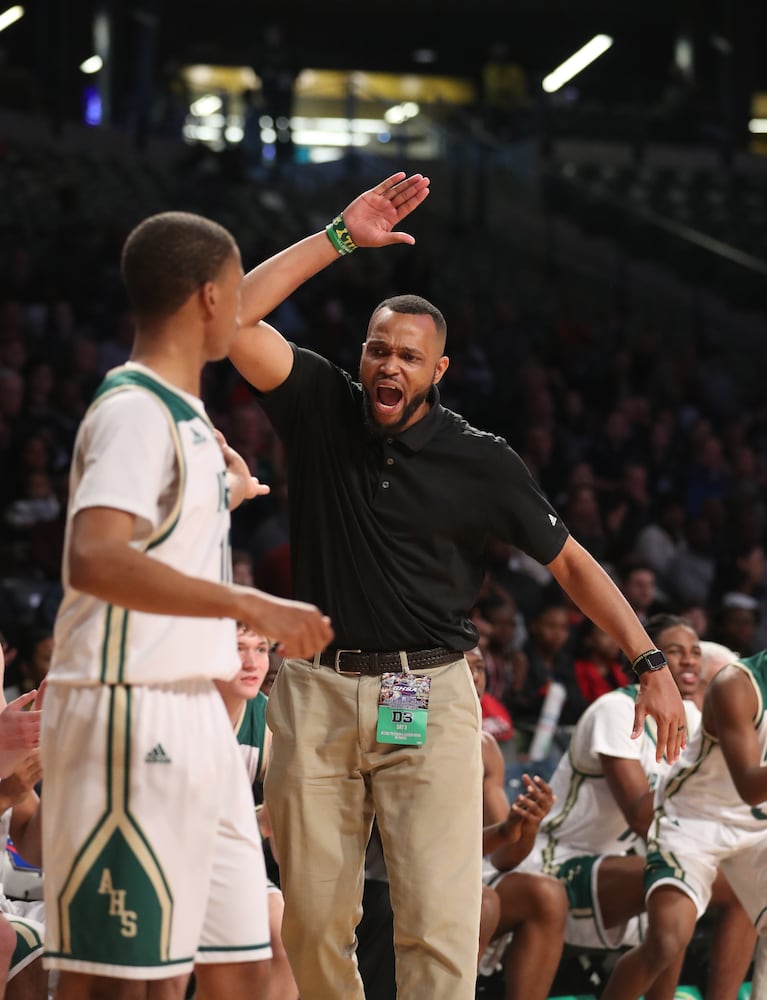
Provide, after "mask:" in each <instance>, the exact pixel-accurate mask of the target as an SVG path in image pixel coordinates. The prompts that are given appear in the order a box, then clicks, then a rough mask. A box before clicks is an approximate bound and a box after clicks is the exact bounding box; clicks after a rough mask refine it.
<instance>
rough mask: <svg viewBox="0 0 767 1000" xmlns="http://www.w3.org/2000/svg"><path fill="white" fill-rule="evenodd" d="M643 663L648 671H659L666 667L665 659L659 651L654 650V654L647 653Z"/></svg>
mask: <svg viewBox="0 0 767 1000" xmlns="http://www.w3.org/2000/svg"><path fill="white" fill-rule="evenodd" d="M644 661H645V663H646V664H647V666H648V667H649V668H650V670H660V668H661V667H665V666H666V657H665V656H664V655H663V653H661V651H660V650H659V649H656V651H655V652H654V653H648V654H647V656H645V657H644Z"/></svg>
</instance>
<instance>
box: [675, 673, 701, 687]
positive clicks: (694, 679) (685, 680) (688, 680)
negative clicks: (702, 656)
mask: <svg viewBox="0 0 767 1000" xmlns="http://www.w3.org/2000/svg"><path fill="white" fill-rule="evenodd" d="M679 680H680V681H681V682H682V684H689V685H692V686H694V685H696V684H697V683H698V675H697V674H696V673H695V671H694V670H683V671H682V673H681V674H680V675H679Z"/></svg>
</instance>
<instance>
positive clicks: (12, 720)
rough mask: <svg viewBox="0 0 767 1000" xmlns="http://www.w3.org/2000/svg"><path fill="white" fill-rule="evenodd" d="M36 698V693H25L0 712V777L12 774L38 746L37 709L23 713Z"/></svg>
mask: <svg viewBox="0 0 767 1000" xmlns="http://www.w3.org/2000/svg"><path fill="white" fill-rule="evenodd" d="M36 697H37V691H27V693H26V694H22V695H20V696H19V697H18V698H15V699H14V700H13V701H12V702H10V704H9V705H7V706H6V707H5V708H4V709H3V711H2V712H0V777H6V776H7V775H9V774H11V772H13V771H14V770H15V769H16V767H17V765H18V764H19V763H20V761H22V760H23V759H24V758H25V757H26V756H27V754H28V753H29V752H30V750H34V749H36V748H37V747H38V746H39V745H40V720H41V716H42V712H40V710H39V709H34V708H32V709H30V710H29V711H24V709H25V707H26V706H27V705H30V704H31V703H32V702H33V701H34V700H35V698H36Z"/></svg>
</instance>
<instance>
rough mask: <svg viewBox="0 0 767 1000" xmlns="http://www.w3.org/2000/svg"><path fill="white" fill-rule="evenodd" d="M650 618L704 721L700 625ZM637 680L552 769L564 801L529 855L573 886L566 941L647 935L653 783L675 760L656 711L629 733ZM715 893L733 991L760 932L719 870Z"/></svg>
mask: <svg viewBox="0 0 767 1000" xmlns="http://www.w3.org/2000/svg"><path fill="white" fill-rule="evenodd" d="M646 627H647V629H648V633H649V635H650V637H651V639H652V640H653V641H654V642H655V644H656V646H657V647H658V648H659V649H660V650H661V651H662V652H663V653H664V655H665V657H666V659H667V660H668V664H669V669H670V671H671V674H672V676H673V677H674V680H675V681H676V683H677V686H678V687H679V689H680V692H681V694H682V696H683V698H684V705H685V711H686V714H687V720H688V723H687V724H688V732H689V733H690V734H692V733H694V732H696V731H697V729H698V727H699V722H700V712H699V710H698V708H697V706H696V704H695V701H694V699H695V697H696V695H697V691H698V675H699V673H700V643H699V640H698V636H697V633H696V632H695V631H694V629H692V627H691V626H690V625H689V624H688V623H687V622H686V621H685V620H684V619H683V618H680V617H678V616H675V615H655V616H653V617H652V618H650V619H649V620H648V622H647V626H646ZM636 690H637V688H636V685H630V686H629V687H626V688H623V689H620V690H617V691H614V692H610V693H609V694H606V695H603V696H602V697H600V698H598V699H597V700H596V701H595V702H594V703H593V704H592V705H591V706H589V708H588V709H587V711H586V712H585V713H584V715H583V717H582V718H581V720H580V721H579V722H578V724H577V725H576V727H575V730H574V732H573V735H572V738H571V741H570V746H569V749H568V752H567V754H566V755H565V756H564V757H563V758H562V759H561V760H560V762H559V764H558V766H557V768H556V770H555V772H554V775H553V777H552V779H551V782H552V787H553V789H554V792H555V794H556V796H557V802H556V805H555V806H554V808H553V809H552V812H551V814H550V815H549V817H547V819H546V820H545V821H544V823H543V824H542V825H541V829H540V832H539V835H538V838H537V841H536V845H535V849H534V850H533V851H532V852H531V854H530V855H529V856H528V858H527V859H526V860H525V861H523V862H522V864H521V868H522V870H525V871H527V870H533V871H539V872H540V871H543V872H547V873H549V874H552V875H555V876H556V877H557V878H558V879H560V880H561V881H562V882H563V884H564V885H565V886H566V888H567V894H568V900H569V907H570V913H569V917H568V922H567V929H566V933H565V941H566V943H567V944H569V945H573V946H576V947H582V948H594V949H606V950H617V949H621V948H624V947H626V946H629V945H633V944H636V943H637V942H638V941H640V940H641V939H642V933H643V930H642V921H643V919H644V918H643V916H641V915H642V914H643V911H644V888H643V874H642V873H643V870H644V851H645V847H644V838H645V836H646V834H647V830H648V827H649V825H650V823H651V820H652V814H653V793H652V789H653V788H654V786H655V784H656V782H657V781H658V779H659V776H661V775H663V774H665V772H666V771H667V770H668V764H667V763H666V761H665V760H664V761H662V762H661V763H658V762H657V761H656V746H655V735H654V724H653V722H652V720H648V721H647V722H646V723H645V729H644V733H643V734H642V736H641V737H640V738H639V739H637V740H632V739H631V738H630V737H629V730H630V720H631V718H633V712H634V698H635V697H636ZM626 720H628V721H626ZM715 901H716V904H717V906H718V908H719V912H718V914H717V921H716V924H715V928H714V936H713V939H712V948H711V959H710V964H709V990H708V995H709V996H711V997H723V996H729V992H728V991H729V990H731V989H732V988H733V987H734V988H735V993H737V987H738V986H739V985H740V983H741V982H742V980H743V976H744V975H745V972H746V970H747V968H748V964H749V961H750V956H751V949H752V948H753V932H752V931H751V929H750V927H749V922H748V920H747V918H746V914H745V912H744V911H743V909H742V907H741V906H740V905H739V903H738V901H737V900H736V899H735V898H734V897H733V895H732V892H731V890H730V889H729V886H728V885H727V883H726V881H725V880H724V879H723V878H720V879H719V880H717V887H716V894H715ZM683 957H684V956H683V955H682V956H681V958H683ZM679 965H680V966H681V959H680V963H679ZM678 971H679V968H678V967H677V968H674V969H670V970H669V972H668V975H667V976H666V977H665V979H664V980H662V981H660V982H659V983H657V984H656V985H655V987H654V990H653V993H652V994H651V997H652V1000H661V998H671V997H673V996H674V992H675V987H676V981H677V977H678ZM733 995H734V994H733Z"/></svg>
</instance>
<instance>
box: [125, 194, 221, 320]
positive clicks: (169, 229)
mask: <svg viewBox="0 0 767 1000" xmlns="http://www.w3.org/2000/svg"><path fill="white" fill-rule="evenodd" d="M236 247H237V244H236V242H235V239H234V237H233V236H232V234H231V233H230V232H229V230H228V229H225V228H224V227H223V226H220V225H219V224H218V223H217V222H213V221H212V220H211V219H206V218H204V217H203V216H201V215H195V214H194V213H192V212H160V213H159V214H158V215H150V216H149V218H148V219H144V221H143V222H140V223H139V224H138V225H137V226H136V228H135V229H133V230H132V232H131V233H130V234H129V235H128V238H127V239H126V241H125V245H124V246H123V251H122V257H121V260H120V272H121V274H122V278H123V282H124V283H125V288H126V291H127V293H128V298H129V299H130V303H131V306H132V307H133V309H134V311H135V312H136V314H137V315H138V316H148V317H162V316H170V315H171V314H172V313H174V312H175V311H176V310H177V309H179V308H180V307H181V306H182V305H183V304H184V302H186V300H187V299H188V298H189V296H190V295H192V294H193V292H195V291H196V290H197V289H198V288H201V287H202V286H203V285H204V284H205V283H206V282H207V281H214V280H215V279H216V277H217V276H218V274H219V272H220V270H221V268H222V266H223V264H224V262H225V261H226V260H227V258H228V257H229V256H230V255H231V254H232V253H233V252H234V251H235V249H236Z"/></svg>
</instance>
